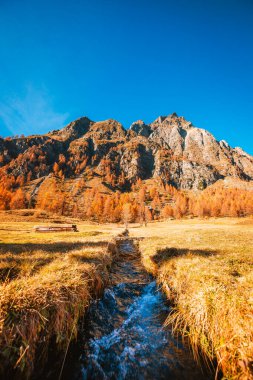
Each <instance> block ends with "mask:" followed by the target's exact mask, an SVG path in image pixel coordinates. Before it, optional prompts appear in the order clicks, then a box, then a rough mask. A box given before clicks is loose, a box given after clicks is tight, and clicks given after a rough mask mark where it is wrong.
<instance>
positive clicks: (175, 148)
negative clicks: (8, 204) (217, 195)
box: [0, 113, 253, 204]
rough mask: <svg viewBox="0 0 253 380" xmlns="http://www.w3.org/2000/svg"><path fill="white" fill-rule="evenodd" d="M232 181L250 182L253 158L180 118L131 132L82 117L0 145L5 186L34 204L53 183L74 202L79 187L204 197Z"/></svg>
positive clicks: (1, 141)
mask: <svg viewBox="0 0 253 380" xmlns="http://www.w3.org/2000/svg"><path fill="white" fill-rule="evenodd" d="M227 177H229V178H231V179H235V180H241V181H252V180H253V157H252V156H250V155H249V154H247V153H245V152H244V151H243V150H242V149H241V148H235V149H233V148H231V147H230V146H229V145H228V144H227V143H226V141H224V140H222V141H217V140H216V139H215V138H214V136H213V135H212V134H211V133H209V132H208V131H206V130H204V129H200V128H196V127H195V126H193V125H192V123H191V122H189V121H187V120H185V118H184V117H182V116H178V115H177V114H176V113H173V114H171V115H169V116H159V117H158V118H157V119H156V120H155V121H154V122H152V123H151V124H145V123H144V122H143V121H142V120H138V121H136V122H134V123H133V124H132V125H131V126H130V128H129V129H128V130H126V129H124V128H123V126H122V124H120V123H119V122H117V121H116V120H112V119H109V120H105V121H100V122H94V121H91V120H90V119H88V118H87V117H82V118H80V119H78V120H75V121H73V122H71V123H70V124H68V125H67V126H66V127H65V128H63V129H61V130H54V131H52V132H50V133H48V134H45V135H33V136H29V137H15V138H6V139H2V138H0V181H2V183H3V181H4V182H5V184H6V183H8V185H7V187H10V188H11V187H12V186H14V187H15V186H17V184H18V186H20V187H22V188H23V189H24V190H25V191H26V192H29V195H30V198H31V203H33V204H34V203H36V201H37V200H36V196H37V194H38V192H39V190H40V189H44V190H43V191H46V190H47V189H49V188H50V186H52V182H54V186H56V188H57V187H58V188H59V186H60V185H59V183H61V188H62V189H63V190H62V191H63V192H65V193H67V194H68V196H73V197H76V196H78V195H76V194H78V191H75V190H74V189H75V188H76V187H80V188H83V187H88V188H93V187H95V188H96V189H99V190H101V192H106V193H110V192H114V191H115V190H118V191H120V192H122V191H126V190H130V189H131V186H132V184H134V183H136V181H137V180H139V179H141V180H143V181H147V180H152V179H153V180H156V179H159V180H161V181H162V183H163V184H165V183H166V184H169V185H172V186H174V187H176V188H177V189H183V190H202V189H204V188H206V187H208V186H210V185H212V184H214V183H215V182H217V181H220V180H223V179H225V178H227ZM6 181H7V182H6ZM84 183H85V185H82V184H84ZM79 193H81V190H80V191H79ZM71 194H72V195H71Z"/></svg>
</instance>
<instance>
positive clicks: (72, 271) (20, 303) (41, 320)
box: [0, 212, 117, 377]
mask: <svg viewBox="0 0 253 380" xmlns="http://www.w3.org/2000/svg"><path fill="white" fill-rule="evenodd" d="M26 219H27V221H24V220H26ZM31 219H33V217H29V216H28V217H24V216H22V215H19V214H15V215H12V214H8V213H3V212H1V214H0V377H1V372H2V373H4V374H5V376H6V373H7V372H6V371H7V368H9V369H11V368H12V369H13V368H16V371H18V372H17V373H20V372H19V371H23V373H25V376H26V375H29V374H30V373H31V372H32V371H33V369H34V360H35V357H36V362H38V363H40V366H42V365H43V362H45V361H46V360H47V353H48V347H49V345H50V344H52V341H53V342H54V345H55V346H56V347H57V349H59V350H61V351H62V352H65V351H66V349H67V347H68V345H69V343H70V341H71V340H72V339H73V338H75V337H76V334H77V327H78V320H79V319H80V317H81V316H82V315H83V314H84V313H85V311H86V309H87V307H88V305H89V303H90V301H91V299H92V298H93V297H96V296H98V295H99V294H100V293H101V291H102V289H103V287H104V286H105V284H106V283H107V281H108V274H109V273H108V269H109V267H110V264H111V260H112V257H111V254H110V252H109V251H108V249H107V245H108V241H110V240H111V239H112V234H115V232H117V228H116V229H113V228H112V227H111V226H98V225H95V224H93V225H92V224H87V223H80V222H79V223H77V224H78V230H79V232H57V233H36V232H34V230H33V227H34V225H35V224H37V225H38V224H46V223H45V221H44V223H41V222H38V221H37V222H36V223H35V221H31ZM20 220H23V221H20ZM47 223H48V222H47ZM50 223H52V220H51V221H50Z"/></svg>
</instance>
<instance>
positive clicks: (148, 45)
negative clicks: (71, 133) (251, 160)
mask: <svg viewBox="0 0 253 380" xmlns="http://www.w3.org/2000/svg"><path fill="white" fill-rule="evenodd" d="M172 112H177V113H178V114H179V115H183V116H185V118H186V119H188V120H190V121H192V122H193V124H194V125H196V126H198V127H200V128H205V129H207V130H209V131H210V132H211V133H213V134H214V135H215V137H216V138H217V139H225V140H227V141H228V143H229V144H230V145H232V146H241V147H242V148H243V149H245V150H246V151H248V152H249V153H251V154H253V1H252V0H174V1H170V0H152V1H151V0H89V1H88V0H43V1H42V0H22V1H20V0H0V135H3V136H7V135H11V134H21V133H24V134H32V133H45V132H47V131H49V130H52V129H57V128H60V127H62V126H64V125H65V124H66V123H68V122H70V121H72V120H74V119H76V118H78V117H80V116H88V117H90V118H91V119H92V120H103V119H107V118H114V119H117V120H118V121H120V122H121V123H122V124H123V125H124V126H125V127H126V128H128V127H129V125H130V124H131V123H132V122H133V121H135V120H137V119H142V120H144V121H145V122H146V123H150V122H151V121H153V120H154V119H155V118H156V117H158V116H159V115H167V114H170V113H172Z"/></svg>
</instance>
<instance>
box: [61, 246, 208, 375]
mask: <svg viewBox="0 0 253 380" xmlns="http://www.w3.org/2000/svg"><path fill="white" fill-rule="evenodd" d="M119 250H120V257H119V259H117V262H116V263H115V264H114V265H113V267H112V274H111V275H112V277H111V285H110V287H108V288H107V289H106V290H105V292H104V294H103V297H102V298H101V299H100V300H98V301H94V302H93V303H92V305H91V307H90V309H89V312H88V316H87V326H86V328H85V331H84V332H83V337H82V342H83V343H82V344H81V348H80V352H79V355H78V357H76V358H75V360H74V362H72V365H71V370H69V368H68V371H67V373H66V372H65V373H64V374H63V378H64V379H71V380H86V379H87V380H88V379H94V380H100V379H104V380H106V379H115V380H116V379H117V380H123V379H127V380H130V379H138V380H144V379H167V380H168V379H180V380H183V379H187V380H191V379H197V380H201V379H208V378H209V379H210V378H211V377H210V375H207V374H206V373H205V374H203V372H202V371H201V369H200V368H199V367H198V366H197V364H196V363H195V362H194V360H193V357H192V354H191V351H190V349H189V348H188V347H186V346H184V345H183V344H182V341H181V340H180V339H179V338H178V337H176V338H175V337H173V335H172V334H171V331H170V329H169V328H165V327H164V326H163V325H164V322H165V319H166V316H167V315H168V313H169V311H170V306H169V305H168V302H167V301H166V299H165V296H164V295H163V293H162V292H161V290H159V289H158V288H157V285H156V282H155V281H154V279H153V278H152V277H151V276H150V275H149V274H148V273H147V272H146V271H145V270H144V268H143V266H142V265H141V262H140V255H139V254H138V252H137V251H136V249H135V246H134V244H133V242H132V241H131V240H122V241H120V242H119Z"/></svg>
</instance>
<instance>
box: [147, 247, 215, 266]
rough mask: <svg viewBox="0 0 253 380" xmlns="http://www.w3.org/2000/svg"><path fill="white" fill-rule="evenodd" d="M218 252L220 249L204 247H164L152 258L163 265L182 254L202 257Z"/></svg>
mask: <svg viewBox="0 0 253 380" xmlns="http://www.w3.org/2000/svg"><path fill="white" fill-rule="evenodd" d="M216 254H218V251H211V250H209V251H207V250H204V249H187V248H174V247H172V248H164V249H159V250H158V251H157V253H156V254H155V255H154V256H152V260H153V261H154V263H155V264H158V265H161V264H163V263H164V262H166V261H169V260H170V259H172V258H174V257H182V256H187V255H191V256H193V257H194V256H201V257H210V256H214V255H216Z"/></svg>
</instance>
